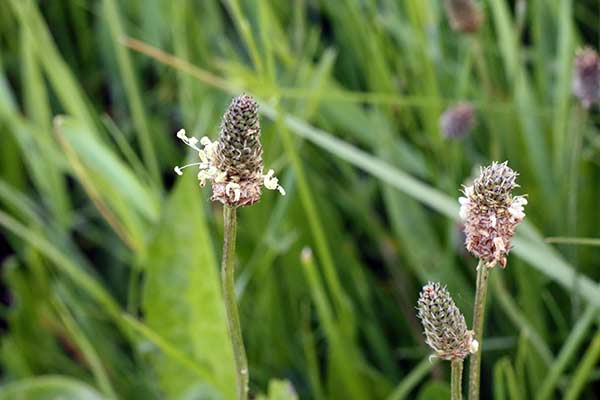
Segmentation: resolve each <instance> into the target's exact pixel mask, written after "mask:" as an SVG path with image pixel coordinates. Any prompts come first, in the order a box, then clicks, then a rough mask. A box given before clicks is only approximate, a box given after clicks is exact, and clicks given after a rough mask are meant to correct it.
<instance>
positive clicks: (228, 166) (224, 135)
mask: <svg viewBox="0 0 600 400" xmlns="http://www.w3.org/2000/svg"><path fill="white" fill-rule="evenodd" d="M177 137H178V138H179V139H181V140H182V141H183V142H184V143H185V144H186V145H188V146H189V147H191V148H192V149H194V150H195V151H197V152H198V157H199V158H200V162H196V163H192V164H188V165H185V166H183V167H175V173H177V174H178V175H182V174H183V172H182V170H183V169H184V168H187V167H191V166H197V167H198V181H199V182H200V186H201V187H204V185H205V184H206V181H211V184H212V197H211V199H212V200H213V201H219V202H221V203H223V204H227V205H230V206H235V207H237V206H246V205H251V204H254V203H256V202H257V201H258V200H260V196H261V188H262V186H264V187H265V188H267V189H270V190H277V191H279V192H280V193H281V194H282V195H285V190H284V189H283V187H281V185H279V180H278V179H277V178H275V177H274V176H273V174H274V171H273V170H272V169H271V170H269V171H268V172H267V173H266V174H263V160H262V145H261V144H260V123H259V120H258V104H256V101H255V100H254V99H253V98H252V97H250V96H248V95H245V94H243V95H241V96H238V97H235V98H234V99H233V100H232V101H231V104H230V105H229V107H228V108H227V111H226V112H225V114H224V115H223V121H222V123H221V131H220V134H219V138H218V139H217V140H216V141H214V142H213V141H211V140H210V139H209V138H208V137H206V136H204V137H203V138H202V139H200V141H198V139H196V138H195V137H188V136H187V135H186V133H185V130H183V129H181V130H180V131H179V132H177ZM198 143H199V144H200V146H201V147H199V146H198Z"/></svg>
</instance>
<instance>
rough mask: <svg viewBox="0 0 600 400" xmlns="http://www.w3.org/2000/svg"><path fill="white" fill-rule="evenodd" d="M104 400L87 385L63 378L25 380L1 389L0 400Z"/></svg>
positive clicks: (47, 377)
mask: <svg viewBox="0 0 600 400" xmlns="http://www.w3.org/2000/svg"><path fill="white" fill-rule="evenodd" d="M56 399H60V400H102V399H104V397H102V396H101V395H100V394H99V393H98V392H97V391H96V390H95V389H94V388H92V387H91V386H89V385H87V384H86V383H83V382H80V381H77V380H75V379H71V378H66V377H62V376H50V375H49V376H41V377H34V378H28V379H23V380H20V381H17V382H14V383H10V384H8V385H5V386H2V387H1V388H0V400H56Z"/></svg>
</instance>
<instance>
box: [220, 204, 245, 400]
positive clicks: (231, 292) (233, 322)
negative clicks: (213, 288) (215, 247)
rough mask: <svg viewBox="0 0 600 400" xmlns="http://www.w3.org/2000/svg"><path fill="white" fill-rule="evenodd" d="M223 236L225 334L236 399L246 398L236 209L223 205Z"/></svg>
mask: <svg viewBox="0 0 600 400" xmlns="http://www.w3.org/2000/svg"><path fill="white" fill-rule="evenodd" d="M223 219H224V224H225V227H224V235H223V261H222V262H221V283H222V285H223V298H224V300H225V313H226V314H227V333H228V334H229V338H230V339H231V346H232V347H233V356H234V359H235V370H236V378H237V398H238V400H246V399H247V398H248V380H249V376H248V360H247V359H246V350H245V349H244V340H243V338H242V328H241V326H240V316H239V313H238V308H237V303H236V298H235V267H234V265H233V259H234V256H235V237H236V230H237V221H236V208H235V207H231V206H228V205H225V206H224V207H223Z"/></svg>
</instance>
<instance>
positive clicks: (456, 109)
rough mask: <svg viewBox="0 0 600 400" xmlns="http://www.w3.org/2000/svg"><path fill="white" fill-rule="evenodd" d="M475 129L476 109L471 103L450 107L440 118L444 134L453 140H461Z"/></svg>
mask: <svg viewBox="0 0 600 400" xmlns="http://www.w3.org/2000/svg"><path fill="white" fill-rule="evenodd" d="M474 127H475V108H473V106H472V105H471V104H469V103H459V104H457V105H455V106H453V107H449V108H448V109H446V111H444V113H443V114H442V116H441V117H440V129H441V130H442V134H443V135H444V136H445V137H447V138H451V139H460V138H463V137H465V136H467V135H468V134H469V132H471V130H472V129H473V128H474Z"/></svg>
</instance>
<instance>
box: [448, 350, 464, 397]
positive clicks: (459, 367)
mask: <svg viewBox="0 0 600 400" xmlns="http://www.w3.org/2000/svg"><path fill="white" fill-rule="evenodd" d="M451 368H452V369H451V378H450V399H451V400H461V399H462V371H463V360H462V359H460V358H458V359H456V360H452V364H451Z"/></svg>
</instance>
